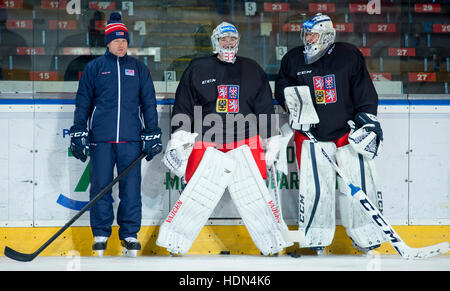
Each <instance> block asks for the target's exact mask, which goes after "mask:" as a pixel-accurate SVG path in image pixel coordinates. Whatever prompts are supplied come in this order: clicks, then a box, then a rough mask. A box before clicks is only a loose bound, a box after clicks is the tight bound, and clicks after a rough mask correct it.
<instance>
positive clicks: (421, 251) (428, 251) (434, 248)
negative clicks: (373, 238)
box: [303, 131, 450, 259]
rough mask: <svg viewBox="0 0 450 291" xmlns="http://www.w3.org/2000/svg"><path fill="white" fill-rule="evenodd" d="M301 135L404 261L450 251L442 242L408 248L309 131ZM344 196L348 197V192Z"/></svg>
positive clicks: (449, 247) (448, 245)
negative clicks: (320, 153) (333, 171)
mask: <svg viewBox="0 0 450 291" xmlns="http://www.w3.org/2000/svg"><path fill="white" fill-rule="evenodd" d="M303 133H305V134H306V136H307V137H308V138H309V139H310V140H311V141H312V142H313V143H315V144H317V145H318V146H319V148H320V150H321V152H322V154H323V155H324V156H325V158H326V159H327V160H328V161H329V162H330V164H331V165H332V167H333V168H334V170H335V171H336V173H338V175H339V176H341V178H342V180H343V181H344V183H345V184H346V185H347V186H348V187H349V188H350V190H351V191H350V196H351V197H350V198H352V199H357V200H358V202H359V203H358V205H359V206H360V208H361V209H362V211H363V212H364V214H365V215H367V216H368V217H369V218H370V219H372V220H373V222H374V223H375V225H377V226H378V227H379V228H380V230H381V231H382V232H383V233H384V234H385V235H386V237H387V238H388V239H389V241H390V243H391V245H392V246H393V247H394V249H395V250H396V251H397V252H398V253H399V254H400V255H401V256H402V257H403V258H404V259H425V258H428V257H432V256H435V255H439V254H445V253H446V252H448V251H449V249H450V244H449V243H448V242H442V243H439V244H435V245H431V246H427V247H422V248H412V247H409V246H408V245H407V244H406V243H405V242H404V241H403V240H402V239H401V238H400V236H399V235H398V233H397V232H396V231H395V230H394V228H392V226H391V225H390V224H389V223H388V222H387V220H386V219H385V218H384V216H383V215H382V214H381V212H380V211H379V210H378V208H377V207H375V206H374V205H373V203H372V202H371V201H370V200H369V198H368V197H367V195H366V193H364V191H362V190H361V188H359V187H358V186H355V185H353V184H352V183H351V182H350V180H349V179H348V178H347V177H346V176H345V174H344V173H343V172H342V171H341V169H340V168H339V167H338V165H337V164H336V163H335V162H334V160H332V159H331V158H330V156H328V154H327V153H326V152H325V150H324V149H323V148H322V147H321V146H320V144H319V142H318V141H317V139H316V138H315V137H314V136H313V135H312V134H311V132H309V131H304V132H303ZM346 195H349V194H348V192H347V193H346Z"/></svg>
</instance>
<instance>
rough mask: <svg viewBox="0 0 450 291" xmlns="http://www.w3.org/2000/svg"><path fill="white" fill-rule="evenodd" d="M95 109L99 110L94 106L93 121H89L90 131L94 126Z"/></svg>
mask: <svg viewBox="0 0 450 291" xmlns="http://www.w3.org/2000/svg"><path fill="white" fill-rule="evenodd" d="M95 109H97V106H94V110H92V114H91V119H90V121H89V129H92V124H93V123H94V114H95Z"/></svg>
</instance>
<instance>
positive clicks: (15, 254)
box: [5, 247, 36, 262]
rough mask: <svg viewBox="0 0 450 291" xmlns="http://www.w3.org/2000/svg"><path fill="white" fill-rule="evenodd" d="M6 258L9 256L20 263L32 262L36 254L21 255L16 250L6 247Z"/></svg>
mask: <svg viewBox="0 0 450 291" xmlns="http://www.w3.org/2000/svg"><path fill="white" fill-rule="evenodd" d="M5 256H7V257H8V258H10V259H13V260H16V261H20V262H30V261H32V260H33V259H34V258H35V257H36V254H34V253H33V254H24V253H19V252H17V251H15V250H13V249H11V248H10V247H5Z"/></svg>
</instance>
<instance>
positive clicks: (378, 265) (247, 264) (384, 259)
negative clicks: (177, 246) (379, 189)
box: [0, 255, 450, 271]
mask: <svg viewBox="0 0 450 291" xmlns="http://www.w3.org/2000/svg"><path fill="white" fill-rule="evenodd" d="M7 270H9V271H35V270H39V271H42V270H49V271H64V270H67V271H77V270H81V271H100V270H105V271H122V270H130V271H131V270H136V271H144V270H145V271H304V270H307V271H365V270H367V271H372V270H373V271H377V270H380V271H450V255H440V256H436V257H432V258H428V259H425V260H405V259H402V258H401V257H400V256H397V255H382V256H379V255H375V256H369V255H324V256H313V255H302V256H301V257H299V258H293V257H290V256H286V255H283V256H279V257H263V256H256V255H255V256H253V255H185V256H183V257H167V256H138V257H136V258H128V257H112V256H104V257H102V258H98V257H80V256H76V255H69V256H65V257H43V256H40V257H37V258H35V259H34V260H33V261H31V262H17V261H14V260H11V259H9V258H7V257H0V271H7Z"/></svg>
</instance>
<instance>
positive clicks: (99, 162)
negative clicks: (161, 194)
mask: <svg viewBox="0 0 450 291" xmlns="http://www.w3.org/2000/svg"><path fill="white" fill-rule="evenodd" d="M140 154H141V143H140V142H125V143H96V144H91V145H90V158H91V170H90V179H91V188H90V194H89V196H90V199H92V198H94V197H95V196H96V195H97V194H98V193H100V191H101V190H102V189H104V188H105V187H106V186H107V185H108V184H109V183H111V181H112V180H113V179H114V167H115V166H116V167H117V172H118V174H117V175H119V174H120V173H121V172H122V171H123V170H125V169H126V168H127V167H128V166H129V165H130V164H131V163H132V162H133V161H134V160H136V159H137V157H138V156H139V155H140ZM118 184H119V200H120V201H119V205H118V209H117V224H118V225H119V239H125V238H127V237H134V238H136V237H137V233H138V231H139V230H140V228H141V219H142V201H141V163H140V162H139V163H138V164H137V165H136V166H135V167H134V168H133V169H131V170H130V172H128V174H126V175H125V176H124V177H123V178H122V179H121V180H120V181H119V182H118ZM112 201H113V199H112V190H110V191H109V192H108V193H106V194H105V195H103V196H102V198H101V199H100V200H98V201H97V202H96V203H95V204H94V205H93V206H92V207H91V209H90V223H91V228H92V233H93V235H94V236H106V237H109V236H110V235H111V226H112V224H113V222H114V210H113V205H112Z"/></svg>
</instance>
